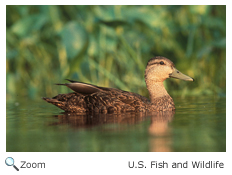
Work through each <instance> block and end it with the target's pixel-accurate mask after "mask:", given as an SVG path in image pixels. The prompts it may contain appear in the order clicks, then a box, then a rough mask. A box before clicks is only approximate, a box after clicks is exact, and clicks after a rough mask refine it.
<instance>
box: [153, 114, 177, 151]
mask: <svg viewBox="0 0 232 175" xmlns="http://www.w3.org/2000/svg"><path fill="white" fill-rule="evenodd" d="M174 114H175V112H174V111H159V112H153V113H152V114H151V125H150V127H149V134H150V151H152V152H170V151H172V150H171V145H172V137H171V135H172V132H171V129H170V128H169V126H168V123H169V122H170V121H171V120H172V119H173V117H174Z"/></svg>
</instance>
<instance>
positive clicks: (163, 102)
mask: <svg viewBox="0 0 232 175" xmlns="http://www.w3.org/2000/svg"><path fill="white" fill-rule="evenodd" d="M170 77H172V78H178V79H181V80H185V81H193V78H191V77H189V76H187V75H184V74H182V73H181V72H180V71H178V70H177V69H176V68H175V65H174V64H173V62H172V61H170V60H169V59H167V58H165V57H161V56H157V57H154V58H151V59H150V60H149V61H148V63H147V67H146V70H145V82H146V85H147V90H148V91H149V95H150V100H149V99H147V98H146V97H143V96H141V95H139V94H136V93H133V92H127V91H123V90H119V89H115V88H106V87H99V86H95V85H92V84H86V83H81V82H78V81H73V80H68V81H70V83H65V84H57V85H64V86H67V87H69V88H70V89H72V90H73V91H74V92H72V93H68V94H59V95H57V96H55V97H53V98H46V97H43V99H44V100H45V101H47V102H48V103H52V104H53V105H56V106H57V107H59V108H60V109H63V110H64V111H65V112H72V113H82V114H83V113H89V112H94V113H105V114H106V113H124V112H145V111H149V112H152V111H173V110H175V105H174V102H173V99H172V98H171V97H170V95H169V94H168V92H167V91H166V89H165V87H164V85H163V81H164V80H165V79H167V78H170Z"/></svg>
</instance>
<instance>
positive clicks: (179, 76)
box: [169, 68, 194, 81]
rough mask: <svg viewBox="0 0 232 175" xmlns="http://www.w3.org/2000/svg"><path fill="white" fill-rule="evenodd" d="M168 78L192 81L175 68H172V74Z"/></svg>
mask: <svg viewBox="0 0 232 175" xmlns="http://www.w3.org/2000/svg"><path fill="white" fill-rule="evenodd" d="M169 77H172V78H178V79H181V80H185V81H194V79H193V78H191V77H189V76H187V75H185V74H182V73H181V72H180V71H178V70H177V69H176V68H174V72H172V73H171V74H169Z"/></svg>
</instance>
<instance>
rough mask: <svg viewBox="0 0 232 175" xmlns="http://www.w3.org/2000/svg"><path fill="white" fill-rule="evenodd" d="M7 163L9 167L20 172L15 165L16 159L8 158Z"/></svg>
mask: <svg viewBox="0 0 232 175" xmlns="http://www.w3.org/2000/svg"><path fill="white" fill-rule="evenodd" d="M5 163H6V165H7V166H13V167H14V168H15V169H16V170H17V171H19V169H18V168H17V167H16V166H15V165H14V159H13V158H12V157H7V158H6V160H5Z"/></svg>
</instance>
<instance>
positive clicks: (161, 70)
mask: <svg viewBox="0 0 232 175" xmlns="http://www.w3.org/2000/svg"><path fill="white" fill-rule="evenodd" d="M167 78H178V79H181V80H185V81H194V80H193V78H191V77H189V76H187V75H184V74H182V73H181V72H180V71H178V70H177V69H176V68H175V65H174V63H173V62H172V61H170V60H169V59H167V58H165V57H161V56H157V57H154V58H151V59H150V60H149V61H148V63H147V67H146V71H145V79H146V80H151V81H155V82H163V81H164V80H165V79H167Z"/></svg>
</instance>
